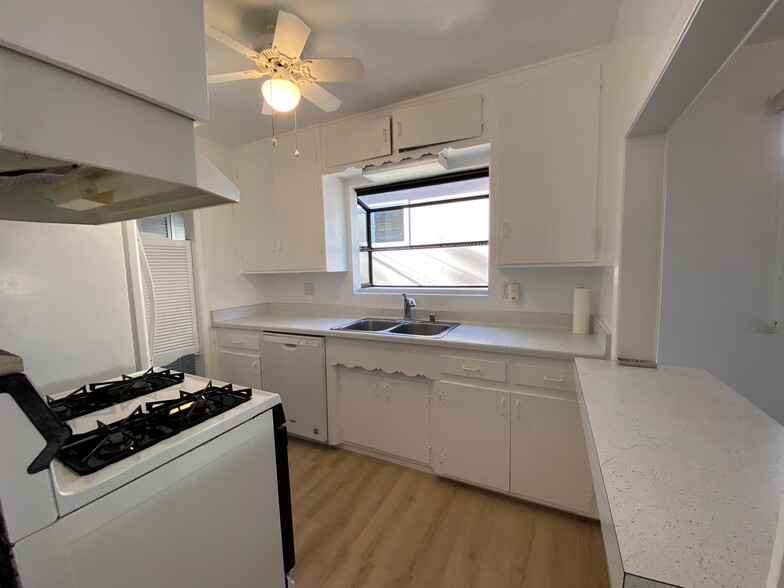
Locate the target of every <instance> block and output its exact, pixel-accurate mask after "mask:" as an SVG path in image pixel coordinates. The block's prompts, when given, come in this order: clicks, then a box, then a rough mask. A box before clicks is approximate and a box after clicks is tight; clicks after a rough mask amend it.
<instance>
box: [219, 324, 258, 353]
mask: <svg viewBox="0 0 784 588" xmlns="http://www.w3.org/2000/svg"><path fill="white" fill-rule="evenodd" d="M259 340H260V337H259V335H258V334H257V333H253V332H251V331H226V330H223V329H220V330H218V346H219V347H234V348H236V349H255V350H257V351H258V350H259V349H261V345H260V343H259Z"/></svg>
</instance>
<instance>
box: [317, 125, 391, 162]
mask: <svg viewBox="0 0 784 588" xmlns="http://www.w3.org/2000/svg"><path fill="white" fill-rule="evenodd" d="M323 145H324V164H325V165H326V167H328V168H329V167H336V166H339V165H348V164H350V163H356V162H358V161H365V160H367V159H373V158H374V157H382V156H384V155H389V154H391V153H392V137H391V136H390V132H389V117H388V116H382V117H380V118H377V119H374V120H371V121H368V122H364V123H359V124H354V125H351V126H347V127H341V128H337V129H333V130H328V129H325V130H324V138H323Z"/></svg>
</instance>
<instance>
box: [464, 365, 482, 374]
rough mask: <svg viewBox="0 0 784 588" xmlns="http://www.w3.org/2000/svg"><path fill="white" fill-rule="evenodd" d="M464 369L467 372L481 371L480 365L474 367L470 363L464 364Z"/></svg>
mask: <svg viewBox="0 0 784 588" xmlns="http://www.w3.org/2000/svg"><path fill="white" fill-rule="evenodd" d="M463 369H464V370H465V371H467V372H478V371H479V368H478V367H473V366H470V365H464V366H463Z"/></svg>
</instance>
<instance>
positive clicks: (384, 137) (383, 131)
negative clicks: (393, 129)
mask: <svg viewBox="0 0 784 588" xmlns="http://www.w3.org/2000/svg"><path fill="white" fill-rule="evenodd" d="M381 142H382V143H384V144H385V145H386V143H387V130H386V129H381Z"/></svg>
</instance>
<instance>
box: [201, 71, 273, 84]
mask: <svg viewBox="0 0 784 588" xmlns="http://www.w3.org/2000/svg"><path fill="white" fill-rule="evenodd" d="M263 75H264V74H263V73H261V72H260V71H259V70H252V69H249V70H246V71H234V72H231V73H223V74H213V75H211V76H207V83H208V84H222V83H223V82H234V81H236V80H255V79H258V78H260V77H262V76H263Z"/></svg>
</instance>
